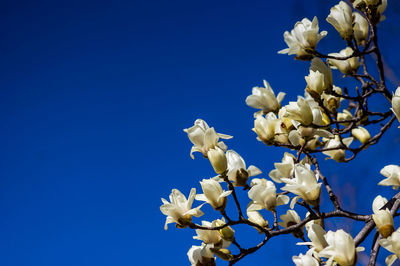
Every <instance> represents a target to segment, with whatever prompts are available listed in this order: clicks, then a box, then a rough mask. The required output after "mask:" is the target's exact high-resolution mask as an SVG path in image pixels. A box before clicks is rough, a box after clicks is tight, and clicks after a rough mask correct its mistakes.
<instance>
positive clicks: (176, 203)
mask: <svg viewBox="0 0 400 266" xmlns="http://www.w3.org/2000/svg"><path fill="white" fill-rule="evenodd" d="M195 196H196V189H195V188H192V189H191V190H190V194H189V198H188V199H186V197H185V195H183V194H182V192H180V191H179V190H177V189H173V190H172V191H171V195H169V200H170V201H171V202H168V201H167V200H166V199H163V198H161V201H162V202H163V205H162V206H161V207H160V210H161V212H162V213H163V214H164V215H167V219H166V221H165V226H164V229H165V230H167V229H168V224H170V223H176V227H178V228H185V227H187V226H188V225H190V224H191V222H192V216H194V217H200V216H202V215H203V214H204V213H203V212H202V211H201V210H200V208H201V206H203V205H200V206H198V207H196V208H194V209H192V204H193V201H194V198H195Z"/></svg>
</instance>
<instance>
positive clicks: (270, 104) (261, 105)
mask: <svg viewBox="0 0 400 266" xmlns="http://www.w3.org/2000/svg"><path fill="white" fill-rule="evenodd" d="M264 86H265V88H264V87H254V88H253V90H252V95H250V96H247V98H246V104H247V105H248V106H250V107H253V108H256V109H261V110H262V111H263V112H264V113H265V114H267V113H269V112H276V111H278V110H279V108H280V107H281V101H282V100H283V98H284V97H285V95H286V94H285V93H283V92H280V93H278V96H277V97H275V93H274V91H273V90H272V88H271V86H270V85H269V83H268V82H267V81H266V80H264Z"/></svg>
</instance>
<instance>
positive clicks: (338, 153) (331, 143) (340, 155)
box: [322, 135, 353, 163]
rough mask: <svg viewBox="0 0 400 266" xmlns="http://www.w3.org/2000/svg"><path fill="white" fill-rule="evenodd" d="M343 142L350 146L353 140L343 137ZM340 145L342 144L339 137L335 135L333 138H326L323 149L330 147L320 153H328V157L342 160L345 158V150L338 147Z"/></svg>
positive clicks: (338, 160)
mask: <svg viewBox="0 0 400 266" xmlns="http://www.w3.org/2000/svg"><path fill="white" fill-rule="evenodd" d="M342 141H343V144H344V145H346V146H347V147H349V146H350V144H351V142H353V138H352V137H350V138H344V139H343V140H342ZM340 147H342V144H341V143H340V140H339V137H338V136H337V135H336V136H335V138H334V139H330V140H328V142H327V144H326V146H325V148H324V149H331V150H327V151H323V152H322V153H323V154H325V155H328V156H329V157H330V159H333V160H335V161H337V162H339V163H340V162H343V161H344V159H345V158H346V151H345V150H342V149H339V148H340ZM336 148H337V149H336Z"/></svg>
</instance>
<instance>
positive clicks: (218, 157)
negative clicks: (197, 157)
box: [207, 147, 228, 174]
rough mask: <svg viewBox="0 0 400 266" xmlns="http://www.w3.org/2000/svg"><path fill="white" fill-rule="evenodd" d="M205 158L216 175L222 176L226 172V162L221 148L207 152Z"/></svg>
mask: <svg viewBox="0 0 400 266" xmlns="http://www.w3.org/2000/svg"><path fill="white" fill-rule="evenodd" d="M207 157H208V159H209V160H210V163H211V165H212V167H213V168H214V171H215V172H216V173H217V174H222V173H223V172H225V171H226V168H227V167H228V162H227V160H226V155H225V152H224V151H223V150H222V149H221V148H219V147H215V148H213V149H209V150H208V152H207Z"/></svg>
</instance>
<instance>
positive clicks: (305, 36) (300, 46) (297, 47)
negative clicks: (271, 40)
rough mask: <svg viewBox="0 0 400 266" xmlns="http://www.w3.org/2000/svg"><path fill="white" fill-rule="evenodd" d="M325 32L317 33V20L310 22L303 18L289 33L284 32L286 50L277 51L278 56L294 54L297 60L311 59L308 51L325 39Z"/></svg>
mask: <svg viewBox="0 0 400 266" xmlns="http://www.w3.org/2000/svg"><path fill="white" fill-rule="evenodd" d="M326 34H327V32H326V31H322V32H321V33H319V26H318V19H317V17H314V19H313V20H312V22H311V21H310V20H309V19H307V18H304V19H303V20H302V21H298V22H297V23H296V24H295V25H294V28H293V30H292V31H291V32H288V31H285V33H284V35H283V37H284V39H285V42H286V44H287V45H288V48H286V49H283V50H281V51H279V52H278V53H280V54H289V55H292V54H295V55H296V56H297V57H298V58H299V59H311V58H312V55H310V53H309V52H310V51H313V50H315V48H316V47H317V43H318V42H319V41H320V40H321V39H322V38H323V37H325V36H326Z"/></svg>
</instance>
